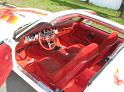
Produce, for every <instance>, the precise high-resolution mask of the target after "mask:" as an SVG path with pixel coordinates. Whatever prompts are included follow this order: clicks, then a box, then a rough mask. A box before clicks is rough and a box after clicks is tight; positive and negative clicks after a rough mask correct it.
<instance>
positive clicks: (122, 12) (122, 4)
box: [119, 0, 124, 17]
mask: <svg viewBox="0 0 124 92" xmlns="http://www.w3.org/2000/svg"><path fill="white" fill-rule="evenodd" d="M119 10H120V12H121V13H120V15H119V17H124V0H122V3H121V6H120V9H119Z"/></svg>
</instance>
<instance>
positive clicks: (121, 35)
mask: <svg viewBox="0 0 124 92" xmlns="http://www.w3.org/2000/svg"><path fill="white" fill-rule="evenodd" d="M82 23H85V24H86V25H88V26H92V27H94V28H97V29H100V30H101V31H104V32H107V33H109V34H110V33H112V32H113V31H115V30H113V29H111V28H108V27H106V26H104V25H101V24H98V23H96V22H93V21H91V20H88V19H84V20H83V21H82ZM118 34H119V37H120V38H123V39H124V34H122V33H118Z"/></svg>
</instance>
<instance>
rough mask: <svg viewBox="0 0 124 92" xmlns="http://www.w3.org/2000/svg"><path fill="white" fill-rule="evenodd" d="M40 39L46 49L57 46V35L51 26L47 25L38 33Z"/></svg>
mask: <svg viewBox="0 0 124 92" xmlns="http://www.w3.org/2000/svg"><path fill="white" fill-rule="evenodd" d="M38 41H39V43H40V45H41V47H42V48H44V49H45V50H52V49H54V47H55V46H56V42H57V37H56V34H55V33H54V31H53V30H52V28H51V27H49V26H45V27H43V29H42V30H41V31H40V32H39V33H38Z"/></svg>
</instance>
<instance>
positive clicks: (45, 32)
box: [24, 20, 74, 42]
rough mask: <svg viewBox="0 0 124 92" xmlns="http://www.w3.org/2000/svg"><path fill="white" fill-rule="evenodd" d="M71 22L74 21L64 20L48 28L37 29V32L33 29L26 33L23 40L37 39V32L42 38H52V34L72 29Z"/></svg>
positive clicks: (64, 32)
mask: <svg viewBox="0 0 124 92" xmlns="http://www.w3.org/2000/svg"><path fill="white" fill-rule="evenodd" d="M73 23H74V21H71V20H68V21H67V20H66V21H62V22H59V23H56V24H55V25H54V26H52V27H51V28H50V29H48V28H46V29H41V30H39V32H36V31H35V30H33V31H34V32H33V33H31V34H28V35H27V36H26V37H25V38H24V42H32V41H37V40H38V35H39V33H40V36H41V37H42V39H43V40H48V39H50V38H54V34H55V35H57V36H61V35H64V34H67V33H69V32H70V30H72V26H73Z"/></svg>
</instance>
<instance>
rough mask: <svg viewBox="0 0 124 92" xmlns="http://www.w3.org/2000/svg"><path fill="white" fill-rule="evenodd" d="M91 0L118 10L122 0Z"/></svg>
mask: <svg viewBox="0 0 124 92" xmlns="http://www.w3.org/2000/svg"><path fill="white" fill-rule="evenodd" d="M80 1H86V0H80ZM89 2H90V3H93V4H95V5H98V6H101V7H107V8H111V9H115V10H117V9H119V8H120V6H121V2H122V0H89Z"/></svg>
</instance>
